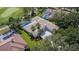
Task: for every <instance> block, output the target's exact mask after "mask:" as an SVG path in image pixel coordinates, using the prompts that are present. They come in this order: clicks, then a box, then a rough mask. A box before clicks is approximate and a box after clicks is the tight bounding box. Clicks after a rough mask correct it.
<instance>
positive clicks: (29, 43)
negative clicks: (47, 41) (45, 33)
mask: <svg viewBox="0 0 79 59" xmlns="http://www.w3.org/2000/svg"><path fill="white" fill-rule="evenodd" d="M20 32H21V36H22V38H23V39H24V41H25V42H26V44H27V45H28V46H29V47H30V49H31V48H32V47H33V46H36V45H41V44H42V40H39V41H35V40H31V39H30V36H29V35H28V34H27V33H26V32H24V31H22V30H20Z"/></svg>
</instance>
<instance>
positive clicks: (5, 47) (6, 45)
mask: <svg viewBox="0 0 79 59" xmlns="http://www.w3.org/2000/svg"><path fill="white" fill-rule="evenodd" d="M25 46H26V44H25V42H24V40H23V39H22V37H21V36H20V35H19V34H18V33H16V34H13V35H12V36H11V37H10V38H8V39H7V40H4V41H2V42H0V51H23V50H24V47H25Z"/></svg>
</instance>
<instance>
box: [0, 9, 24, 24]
mask: <svg viewBox="0 0 79 59" xmlns="http://www.w3.org/2000/svg"><path fill="white" fill-rule="evenodd" d="M22 15H24V10H23V8H6V7H3V8H0V23H6V22H7V21H8V18H9V17H14V18H17V17H20V16H22Z"/></svg>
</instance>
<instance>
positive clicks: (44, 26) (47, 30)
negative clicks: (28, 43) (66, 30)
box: [22, 16, 59, 39]
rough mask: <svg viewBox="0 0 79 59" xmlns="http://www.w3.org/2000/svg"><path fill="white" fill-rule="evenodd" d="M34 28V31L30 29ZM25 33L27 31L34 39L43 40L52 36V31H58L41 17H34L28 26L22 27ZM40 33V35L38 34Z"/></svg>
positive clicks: (55, 26)
mask: <svg viewBox="0 0 79 59" xmlns="http://www.w3.org/2000/svg"><path fill="white" fill-rule="evenodd" d="M37 24H39V25H40V28H37V27H38V26H37ZM33 26H34V28H35V29H34V30H33V29H32V27H33ZM22 28H23V29H24V30H25V31H27V32H28V33H30V34H32V35H33V36H34V37H35V38H36V37H38V36H40V37H41V38H43V39H45V37H47V36H50V35H52V33H51V32H52V31H53V30H54V29H55V30H58V29H59V27H58V26H57V25H55V24H52V23H51V22H49V21H48V20H45V19H43V18H41V17H38V16H36V17H34V18H32V19H31V23H29V24H28V25H25V26H23V27H22ZM40 32H41V33H40Z"/></svg>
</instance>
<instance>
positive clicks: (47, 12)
mask: <svg viewBox="0 0 79 59" xmlns="http://www.w3.org/2000/svg"><path fill="white" fill-rule="evenodd" d="M52 16H53V10H52V9H50V8H48V9H46V10H45V12H44V13H43V16H42V18H44V19H46V20H48V19H50V18H51V17H52Z"/></svg>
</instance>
